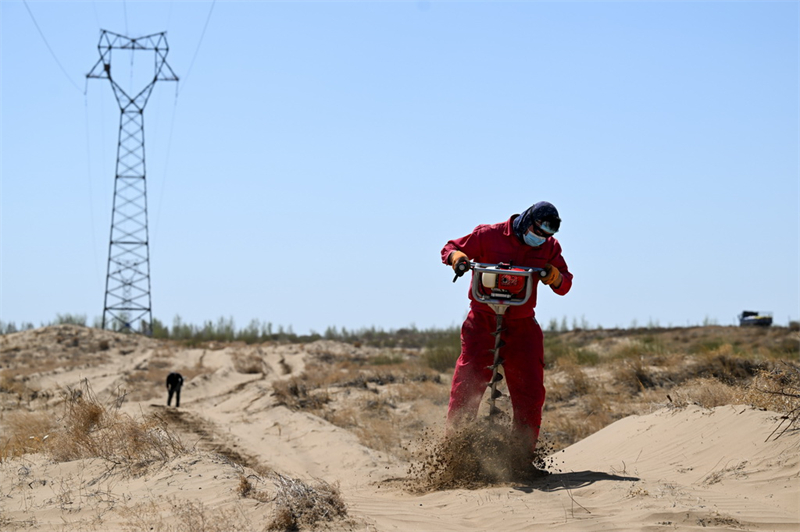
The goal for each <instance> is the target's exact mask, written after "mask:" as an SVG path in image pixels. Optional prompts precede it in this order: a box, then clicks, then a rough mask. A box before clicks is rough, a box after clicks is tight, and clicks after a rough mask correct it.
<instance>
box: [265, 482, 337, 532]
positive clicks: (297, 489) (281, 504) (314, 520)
mask: <svg viewBox="0 0 800 532" xmlns="http://www.w3.org/2000/svg"><path fill="white" fill-rule="evenodd" d="M272 481H273V482H274V483H275V487H276V488H277V493H276V494H275V515H274V517H273V520H272V522H271V523H269V526H268V530H300V529H301V528H310V529H313V530H316V526H317V525H318V524H323V523H328V522H331V521H334V520H337V519H345V518H346V517H347V507H346V506H345V504H344V501H343V500H342V495H341V493H340V492H339V486H338V485H331V484H328V483H327V482H325V481H324V480H317V482H316V484H315V485H314V486H310V485H308V484H306V483H305V482H302V481H300V480H297V479H293V478H290V477H286V476H284V475H281V474H279V473H275V474H274V475H273V477H272Z"/></svg>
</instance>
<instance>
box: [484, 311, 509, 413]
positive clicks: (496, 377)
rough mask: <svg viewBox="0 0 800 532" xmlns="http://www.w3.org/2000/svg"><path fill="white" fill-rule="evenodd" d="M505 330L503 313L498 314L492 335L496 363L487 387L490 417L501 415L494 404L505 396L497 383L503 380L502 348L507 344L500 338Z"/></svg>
mask: <svg viewBox="0 0 800 532" xmlns="http://www.w3.org/2000/svg"><path fill="white" fill-rule="evenodd" d="M504 330H505V329H503V314H502V313H501V312H498V313H497V328H496V329H495V332H493V333H492V334H493V335H494V349H493V350H492V351H493V352H494V362H493V363H492V365H491V366H489V368H490V369H491V370H492V379H491V380H490V381H489V384H488V385H487V386H488V387H489V388H490V393H489V417H490V418H491V417H493V416H494V415H495V414H499V413H500V409H499V408H497V407H496V406H495V404H494V402H495V399H497V398H498V397H502V396H503V392H501V391H500V390H498V389H497V383H498V382H500V381H501V380H503V375H502V373H500V372H499V369H500V366H502V365H503V362H504V360H503V357H501V356H500V348H501V347H503V346H504V345H505V342H504V341H503V340H502V339H501V338H500V335H501V333H502V332H503V331H504Z"/></svg>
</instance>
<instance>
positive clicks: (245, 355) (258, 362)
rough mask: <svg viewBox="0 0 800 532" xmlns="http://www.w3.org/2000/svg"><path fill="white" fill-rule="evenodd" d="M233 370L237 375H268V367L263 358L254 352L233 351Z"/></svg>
mask: <svg viewBox="0 0 800 532" xmlns="http://www.w3.org/2000/svg"><path fill="white" fill-rule="evenodd" d="M232 358H233V369H235V370H236V371H237V372H238V373H246V374H257V373H261V374H262V375H266V374H267V373H269V366H268V365H267V363H266V362H265V361H264V359H263V357H262V356H261V355H260V354H259V353H258V352H254V351H234V353H233V355H232Z"/></svg>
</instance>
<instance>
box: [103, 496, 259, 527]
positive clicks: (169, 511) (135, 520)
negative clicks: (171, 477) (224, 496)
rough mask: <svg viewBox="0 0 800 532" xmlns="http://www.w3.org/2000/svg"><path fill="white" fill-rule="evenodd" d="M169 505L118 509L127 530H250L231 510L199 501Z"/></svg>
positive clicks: (171, 501)
mask: <svg viewBox="0 0 800 532" xmlns="http://www.w3.org/2000/svg"><path fill="white" fill-rule="evenodd" d="M167 502H168V504H169V507H168V508H164V507H162V506H159V504H158V503H157V502H156V501H150V502H146V503H140V504H137V505H135V506H133V507H130V508H128V507H126V508H122V509H119V510H118V512H119V513H120V515H121V516H122V517H123V518H125V519H126V522H125V523H124V530H126V531H130V532H139V531H141V532H251V531H253V530H255V528H254V527H253V525H252V523H250V522H249V520H248V519H247V517H246V516H245V515H244V514H243V513H242V512H239V511H236V510H235V509H224V508H218V507H215V508H213V509H209V508H206V507H205V505H203V503H202V502H200V501H187V500H178V499H176V498H174V497H171V498H169V499H168V500H167Z"/></svg>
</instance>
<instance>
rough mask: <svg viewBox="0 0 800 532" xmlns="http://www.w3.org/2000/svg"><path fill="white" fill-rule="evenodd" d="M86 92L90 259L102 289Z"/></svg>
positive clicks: (84, 96) (85, 95)
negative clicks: (90, 236) (96, 235)
mask: <svg viewBox="0 0 800 532" xmlns="http://www.w3.org/2000/svg"><path fill="white" fill-rule="evenodd" d="M87 88H88V79H87ZM87 92H88V90H87V91H86V92H84V93H83V106H84V110H85V112H84V116H85V118H86V178H87V180H88V182H89V224H90V225H91V230H92V257H93V259H94V260H93V261H92V262H93V263H94V269H95V276H96V279H97V282H98V284H99V286H100V287H102V277H101V276H100V270H99V269H98V266H97V264H98V262H97V240H96V239H95V224H94V198H93V195H92V154H91V142H90V138H89V97H88V95H87Z"/></svg>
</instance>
